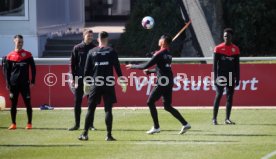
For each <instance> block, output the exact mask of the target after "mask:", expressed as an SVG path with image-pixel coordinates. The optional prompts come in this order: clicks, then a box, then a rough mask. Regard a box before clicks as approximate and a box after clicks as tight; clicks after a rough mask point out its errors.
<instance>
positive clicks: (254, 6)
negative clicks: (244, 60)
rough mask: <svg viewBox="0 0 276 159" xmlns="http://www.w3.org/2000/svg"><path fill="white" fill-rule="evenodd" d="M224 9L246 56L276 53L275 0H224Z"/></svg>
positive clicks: (236, 41) (228, 23)
mask: <svg viewBox="0 0 276 159" xmlns="http://www.w3.org/2000/svg"><path fill="white" fill-rule="evenodd" d="M224 11H225V24H226V26H228V27H232V28H233V29H234V31H235V43H236V44H237V45H239V47H240V48H241V50H242V54H243V55H244V56H265V55H273V54H274V55H275V54H276V38H275V37H276V29H275V26H276V20H275V18H276V1H275V0H250V1H248V0H224Z"/></svg>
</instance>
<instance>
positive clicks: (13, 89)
mask: <svg viewBox="0 0 276 159" xmlns="http://www.w3.org/2000/svg"><path fill="white" fill-rule="evenodd" d="M30 92H31V91H30V85H29V84H28V83H26V84H19V85H12V86H10V99H11V100H17V99H18V96H19V94H20V93H21V95H22V98H23V100H26V99H31V93H30Z"/></svg>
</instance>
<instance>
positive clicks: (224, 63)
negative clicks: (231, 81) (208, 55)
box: [213, 43, 240, 80]
mask: <svg viewBox="0 0 276 159" xmlns="http://www.w3.org/2000/svg"><path fill="white" fill-rule="evenodd" d="M239 57H240V49H239V48H238V47H237V46H236V45H234V44H231V45H226V44H225V43H221V44H219V45H218V46H216V47H215V49H214V63H213V71H214V74H215V77H218V76H226V77H228V76H229V73H230V72H232V74H233V77H234V78H236V79H237V80H239V79H240V60H239Z"/></svg>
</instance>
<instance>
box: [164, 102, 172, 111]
mask: <svg viewBox="0 0 276 159" xmlns="http://www.w3.org/2000/svg"><path fill="white" fill-rule="evenodd" d="M164 109H165V110H166V111H168V112H171V111H172V110H173V107H172V106H171V104H169V103H164Z"/></svg>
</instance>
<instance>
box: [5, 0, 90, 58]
mask: <svg viewBox="0 0 276 159" xmlns="http://www.w3.org/2000/svg"><path fill="white" fill-rule="evenodd" d="M84 12H85V11H84V0H29V19H28V20H0V57H2V56H4V55H6V54H7V53H9V52H10V51H11V50H13V49H14V45H13V42H12V39H13V36H14V35H15V34H22V35H23V36H24V48H25V49H26V50H28V51H30V52H32V54H33V56H34V57H40V56H41V55H42V52H43V50H44V46H45V43H46V38H47V37H46V36H45V35H47V34H48V33H51V32H56V31H65V30H67V29H68V28H69V27H70V28H73V29H74V28H81V27H83V26H84V24H85V20H84Z"/></svg>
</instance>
